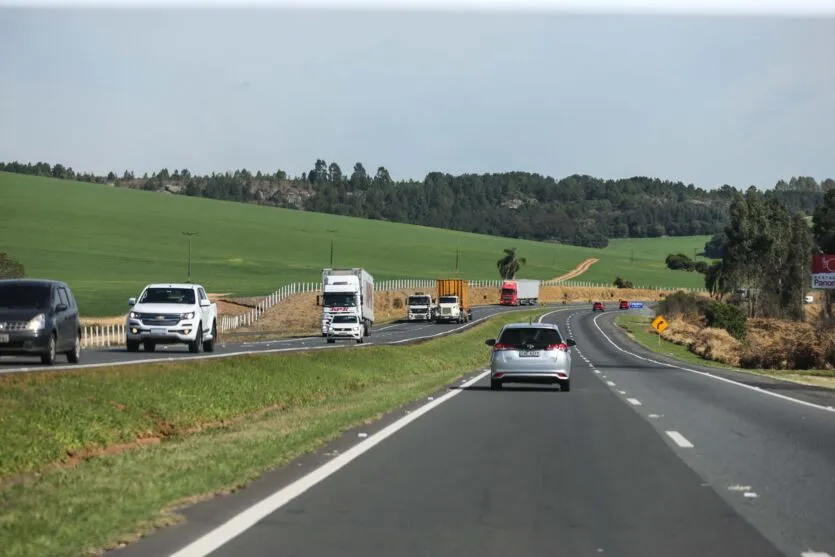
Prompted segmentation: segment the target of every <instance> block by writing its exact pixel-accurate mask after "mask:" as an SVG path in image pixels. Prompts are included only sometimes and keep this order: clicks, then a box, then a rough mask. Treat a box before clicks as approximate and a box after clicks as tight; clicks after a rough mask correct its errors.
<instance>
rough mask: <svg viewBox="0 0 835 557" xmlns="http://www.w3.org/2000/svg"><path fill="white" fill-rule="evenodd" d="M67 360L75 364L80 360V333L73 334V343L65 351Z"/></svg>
mask: <svg viewBox="0 0 835 557" xmlns="http://www.w3.org/2000/svg"><path fill="white" fill-rule="evenodd" d="M67 361H68V362H69V363H71V364H77V363H78V362H80V361H81V333H76V334H75V344H74V345H73V347H72V350H70V351H69V352H67Z"/></svg>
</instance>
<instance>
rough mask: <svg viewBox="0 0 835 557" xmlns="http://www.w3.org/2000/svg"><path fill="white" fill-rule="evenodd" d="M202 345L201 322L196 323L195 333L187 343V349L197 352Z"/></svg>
mask: <svg viewBox="0 0 835 557" xmlns="http://www.w3.org/2000/svg"><path fill="white" fill-rule="evenodd" d="M202 347H203V322H202V321H201V322H200V323H198V324H197V333H196V334H195V335H194V340H193V341H192V342H189V343H188V351H189V352H191V353H192V354H199V353H200V349H201V348H202Z"/></svg>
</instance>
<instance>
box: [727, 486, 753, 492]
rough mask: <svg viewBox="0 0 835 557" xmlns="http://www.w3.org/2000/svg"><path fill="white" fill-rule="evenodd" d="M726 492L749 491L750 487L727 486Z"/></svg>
mask: <svg viewBox="0 0 835 557" xmlns="http://www.w3.org/2000/svg"><path fill="white" fill-rule="evenodd" d="M728 491H751V486H750V485H729V486H728Z"/></svg>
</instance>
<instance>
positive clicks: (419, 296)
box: [406, 292, 435, 321]
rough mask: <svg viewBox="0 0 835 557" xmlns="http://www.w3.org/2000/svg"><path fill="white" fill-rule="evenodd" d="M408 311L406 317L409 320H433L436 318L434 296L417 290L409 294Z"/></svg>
mask: <svg viewBox="0 0 835 557" xmlns="http://www.w3.org/2000/svg"><path fill="white" fill-rule="evenodd" d="M406 305H407V306H408V310H407V311H408V313H407V314H406V318H407V319H408V320H409V321H432V320H433V319H435V307H434V306H433V305H432V296H430V295H429V294H425V293H423V292H417V293H415V294H414V295H413V296H409V300H408V303H407V304H406Z"/></svg>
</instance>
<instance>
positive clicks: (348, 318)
mask: <svg viewBox="0 0 835 557" xmlns="http://www.w3.org/2000/svg"><path fill="white" fill-rule="evenodd" d="M333 322H334V323H353V324H356V322H357V316H356V315H334V316H333Z"/></svg>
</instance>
